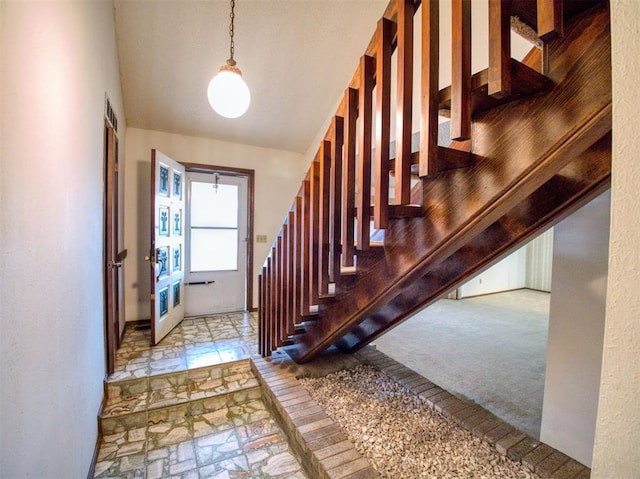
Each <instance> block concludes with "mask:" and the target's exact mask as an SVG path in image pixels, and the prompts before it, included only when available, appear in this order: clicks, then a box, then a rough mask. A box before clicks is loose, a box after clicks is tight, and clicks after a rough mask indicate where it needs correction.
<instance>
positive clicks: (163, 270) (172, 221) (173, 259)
mask: <svg viewBox="0 0 640 479" xmlns="http://www.w3.org/2000/svg"><path fill="white" fill-rule="evenodd" d="M151 179H152V181H151V184H152V188H151V252H150V255H149V256H150V259H151V344H158V342H160V340H161V339H162V338H164V337H165V336H166V335H167V334H168V333H169V332H170V331H171V330H172V329H173V328H174V327H175V326H176V325H178V324H179V323H180V321H182V320H183V319H184V301H183V290H184V267H183V253H184V239H183V238H184V234H183V228H184V222H183V214H184V179H185V169H184V167H183V166H182V165H180V164H179V163H178V162H176V161H174V160H172V159H171V158H169V157H168V156H166V155H165V154H163V153H161V152H159V151H156V150H151Z"/></svg>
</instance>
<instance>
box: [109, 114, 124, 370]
mask: <svg viewBox="0 0 640 479" xmlns="http://www.w3.org/2000/svg"><path fill="white" fill-rule="evenodd" d="M104 131H105V180H106V181H105V186H106V188H105V202H104V220H105V221H104V230H105V234H104V240H105V244H104V261H105V267H104V272H105V283H104V284H105V298H106V305H105V313H106V330H107V341H106V348H107V373H108V374H111V373H113V371H114V370H115V357H116V351H117V349H118V346H120V330H121V328H120V315H119V312H120V301H119V300H120V298H119V294H120V280H121V275H122V269H121V267H122V260H123V259H124V254H123V253H119V252H118V243H119V232H118V198H119V194H118V138H117V137H116V135H115V131H114V129H113V127H112V126H111V125H110V124H109V123H108V122H107V121H106V120H105V130H104Z"/></svg>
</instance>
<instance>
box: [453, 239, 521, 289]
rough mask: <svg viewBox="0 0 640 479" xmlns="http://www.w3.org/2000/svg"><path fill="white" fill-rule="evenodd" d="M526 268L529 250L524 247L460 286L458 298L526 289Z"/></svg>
mask: <svg viewBox="0 0 640 479" xmlns="http://www.w3.org/2000/svg"><path fill="white" fill-rule="evenodd" d="M526 267H527V250H526V248H525V247H522V248H519V249H517V250H516V251H514V252H513V253H511V254H510V255H509V256H507V257H506V258H504V259H503V260H501V261H499V262H498V263H496V264H494V265H493V266H492V267H491V268H489V269H487V270H486V271H484V272H482V273H480V274H479V275H478V276H476V277H475V278H473V279H471V280H469V281H467V282H466V283H465V284H463V285H462V286H460V289H459V292H458V297H459V298H467V297H470V296H478V295H480V294H490V293H497V292H499V291H510V290H512V289H519V288H524V287H525V278H526Z"/></svg>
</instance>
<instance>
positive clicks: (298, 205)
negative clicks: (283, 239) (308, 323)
mask: <svg viewBox="0 0 640 479" xmlns="http://www.w3.org/2000/svg"><path fill="white" fill-rule="evenodd" d="M303 189H304V184H303V186H302V188H301V191H300V193H298V196H296V201H295V221H294V252H295V253H294V263H295V266H294V268H295V278H294V281H293V309H292V311H291V315H292V318H293V320H294V324H298V323H300V321H301V318H302V314H301V312H300V310H301V307H302V306H301V304H302V303H301V298H300V294H301V292H302V291H303V288H302V271H303V266H302V257H303V256H302V241H303V238H302V224H303V221H304V220H303V215H302V196H301V195H303V194H304V193H303V191H302V190H303Z"/></svg>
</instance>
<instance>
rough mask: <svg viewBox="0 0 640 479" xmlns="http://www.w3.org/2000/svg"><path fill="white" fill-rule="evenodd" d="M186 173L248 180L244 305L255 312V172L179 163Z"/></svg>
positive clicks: (228, 167)
mask: <svg viewBox="0 0 640 479" xmlns="http://www.w3.org/2000/svg"><path fill="white" fill-rule="evenodd" d="M179 163H180V164H181V165H183V166H184V167H185V169H186V170H187V173H216V172H218V173H233V174H235V175H238V176H246V177H247V180H248V185H247V189H248V198H247V201H248V204H247V206H248V208H249V211H248V214H247V236H248V238H249V241H247V268H246V272H245V274H246V281H247V286H246V294H247V297H246V305H247V311H255V310H256V308H254V307H253V224H254V218H253V216H254V198H255V174H256V172H255V170H250V169H247V168H234V167H231V166H218V165H203V164H200V163H185V162H182V161H180V162H179Z"/></svg>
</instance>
